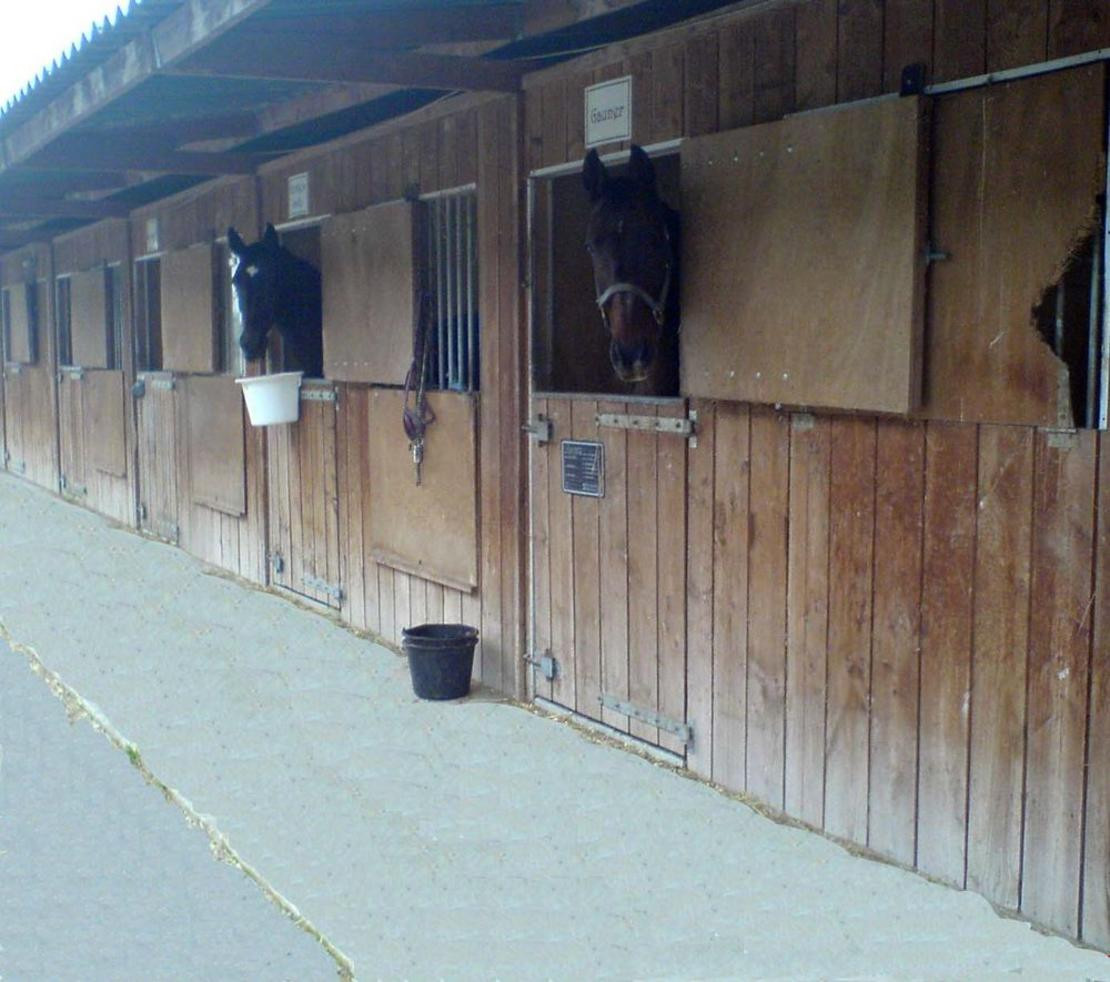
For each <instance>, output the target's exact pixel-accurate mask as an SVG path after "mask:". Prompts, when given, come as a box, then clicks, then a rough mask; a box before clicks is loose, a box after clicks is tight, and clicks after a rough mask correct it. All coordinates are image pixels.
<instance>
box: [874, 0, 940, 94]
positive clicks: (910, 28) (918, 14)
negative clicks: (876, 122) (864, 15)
mask: <svg viewBox="0 0 1110 982" xmlns="http://www.w3.org/2000/svg"><path fill="white" fill-rule="evenodd" d="M914 64H924V65H925V77H926V78H927V79H928V78H930V77H931V74H932V66H933V0H886V8H885V11H884V19H883V91H884V92H897V91H898V89H899V87H900V84H901V81H902V69H903V68H905V67H906V66H907V65H914Z"/></svg>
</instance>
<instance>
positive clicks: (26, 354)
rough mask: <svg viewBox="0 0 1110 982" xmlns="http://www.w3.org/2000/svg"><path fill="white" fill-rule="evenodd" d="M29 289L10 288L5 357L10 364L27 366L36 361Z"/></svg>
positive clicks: (20, 286)
mask: <svg viewBox="0 0 1110 982" xmlns="http://www.w3.org/2000/svg"><path fill="white" fill-rule="evenodd" d="M28 290H29V288H28V287H26V286H23V285H17V286H13V287H10V288H9V289H8V291H7V294H8V317H9V324H8V326H9V331H8V337H7V341H8V350H7V351H6V352H5V354H4V357H5V358H6V359H7V360H8V361H10V362H22V363H23V364H27V363H29V362H33V361H34V360H35V357H34V347H33V344H32V341H31V312H30V310H29V309H28V307H27V294H28Z"/></svg>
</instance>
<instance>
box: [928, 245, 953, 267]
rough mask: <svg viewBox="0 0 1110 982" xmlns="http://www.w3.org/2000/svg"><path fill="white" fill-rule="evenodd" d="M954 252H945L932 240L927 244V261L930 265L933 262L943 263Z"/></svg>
mask: <svg viewBox="0 0 1110 982" xmlns="http://www.w3.org/2000/svg"><path fill="white" fill-rule="evenodd" d="M951 258H952V254H951V253H948V252H943V251H941V250H940V249H938V248H937V247H936V246H935V245H933V243H932V242H930V243H929V244H928V245H926V246H925V262H926V264H928V265H932V264H933V263H942V262H944V261H945V260H948V259H951Z"/></svg>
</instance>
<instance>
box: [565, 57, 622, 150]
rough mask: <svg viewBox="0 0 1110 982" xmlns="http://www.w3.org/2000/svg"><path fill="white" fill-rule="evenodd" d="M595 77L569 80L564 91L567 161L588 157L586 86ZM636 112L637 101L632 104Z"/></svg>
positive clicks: (572, 77) (578, 76) (579, 77)
mask: <svg viewBox="0 0 1110 982" xmlns="http://www.w3.org/2000/svg"><path fill="white" fill-rule="evenodd" d="M592 82H593V75H592V74H589V75H587V74H586V73H580V74H578V75H572V76H571V77H570V78H569V79H567V83H566V87H565V89H564V91H563V94H564V97H565V100H566V102H565V109H564V112H565V114H566V120H567V148H566V154H565V159H567V160H578V159H580V158H582V157H585V156H586V109H585V105H586V96H585V90H586V86H587V85H590V84H592ZM632 106H633V111H635V106H636V103H635V100H633V103H632Z"/></svg>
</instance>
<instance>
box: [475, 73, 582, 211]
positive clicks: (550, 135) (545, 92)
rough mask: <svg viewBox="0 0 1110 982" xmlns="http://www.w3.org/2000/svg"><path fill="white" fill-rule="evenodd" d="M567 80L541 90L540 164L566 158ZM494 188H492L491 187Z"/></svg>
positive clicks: (545, 85)
mask: <svg viewBox="0 0 1110 982" xmlns="http://www.w3.org/2000/svg"><path fill="white" fill-rule="evenodd" d="M566 88H567V87H566V82H565V81H564V80H563V79H556V80H555V81H552V82H547V83H545V84H544V86H543V88H542V89H541V90H540V91H541V96H540V98H541V101H542V107H543V130H542V132H541V137H542V139H543V155H542V156H541V158H540V160H541V164H540V166H548V165H550V164H561V163H563V162H564V160H565V159H566V146H567V95H566ZM491 190H492V189H491Z"/></svg>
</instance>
